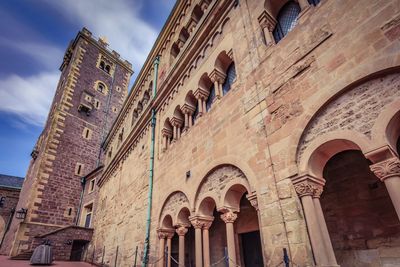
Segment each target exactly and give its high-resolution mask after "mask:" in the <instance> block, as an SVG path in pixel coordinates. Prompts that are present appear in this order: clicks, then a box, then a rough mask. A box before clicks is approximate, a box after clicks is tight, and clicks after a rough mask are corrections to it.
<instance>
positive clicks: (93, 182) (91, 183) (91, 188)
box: [89, 179, 96, 192]
mask: <svg viewBox="0 0 400 267" xmlns="http://www.w3.org/2000/svg"><path fill="white" fill-rule="evenodd" d="M95 181H96V180H95V179H93V180H91V181H90V185H89V192H93V190H94V186H95Z"/></svg>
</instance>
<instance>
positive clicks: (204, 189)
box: [195, 164, 250, 212]
mask: <svg viewBox="0 0 400 267" xmlns="http://www.w3.org/2000/svg"><path fill="white" fill-rule="evenodd" d="M233 184H241V185H243V184H245V185H246V186H245V187H246V189H248V191H249V192H250V190H249V189H250V186H249V183H248V180H247V178H246V176H245V174H244V173H243V172H242V171H241V170H240V169H239V168H238V167H236V166H234V165H230V164H223V165H219V166H216V167H215V168H213V169H211V171H209V172H208V173H207V174H206V175H205V177H204V178H203V179H202V181H201V183H200V185H199V187H198V190H197V192H196V195H195V207H196V208H197V209H196V212H197V211H199V209H201V204H202V202H203V201H204V200H207V201H210V199H212V200H213V201H214V202H215V205H216V208H217V210H220V209H223V205H224V197H225V195H226V192H228V191H229V188H230V187H231V186H232V185H233ZM227 186H228V188H227ZM208 204H209V203H208Z"/></svg>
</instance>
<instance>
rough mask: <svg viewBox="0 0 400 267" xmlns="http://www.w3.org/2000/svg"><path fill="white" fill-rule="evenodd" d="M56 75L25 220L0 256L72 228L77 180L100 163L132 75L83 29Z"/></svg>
mask: <svg viewBox="0 0 400 267" xmlns="http://www.w3.org/2000/svg"><path fill="white" fill-rule="evenodd" d="M60 71H61V75H60V80H59V83H58V85H57V89H56V92H55V96H54V99H53V103H52V105H51V108H50V112H49V115H48V118H47V121H46V124H45V126H44V129H43V132H42V134H41V135H40V137H39V138H38V141H37V143H36V145H35V147H34V149H33V151H32V154H31V155H32V160H31V162H30V165H29V169H28V172H27V174H26V179H25V182H24V185H23V188H22V191H21V196H20V200H19V203H18V206H17V212H18V211H20V213H21V211H26V214H25V216H22V217H25V218H24V219H18V218H16V217H15V216H14V218H13V221H12V223H11V226H10V229H9V231H8V233H7V236H6V238H5V241H4V243H3V246H2V248H1V250H2V251H1V252H2V253H7V254H11V255H17V254H20V253H21V252H23V251H27V250H30V249H32V248H33V247H34V243H35V237H37V236H40V235H46V234H48V233H51V232H54V231H56V230H58V231H59V230H60V229H63V228H66V227H67V228H68V227H70V226H73V225H75V224H76V222H77V220H78V218H77V217H78V215H77V214H79V208H80V199H81V194H82V183H81V182H82V177H84V175H85V174H87V173H88V172H90V171H91V170H93V169H95V168H96V167H97V166H98V165H99V164H100V162H101V159H100V157H101V156H100V155H102V153H100V149H101V143H102V141H103V140H104V138H105V136H106V134H107V132H108V130H109V129H110V127H111V126H112V124H113V121H114V119H115V118H116V116H117V114H118V112H119V111H120V109H121V107H122V104H123V102H124V100H125V98H126V96H127V93H128V85H129V80H130V77H131V75H132V73H133V72H132V65H131V64H130V63H129V62H128V61H126V60H123V59H122V58H121V57H120V55H119V54H118V53H117V52H115V51H114V50H110V49H109V48H108V44H107V43H106V41H105V39H103V38H100V39H95V38H94V37H93V36H92V34H91V32H90V31H88V30H87V29H86V28H83V29H82V30H81V31H80V32H79V33H78V34H77V36H76V37H75V39H74V40H73V41H71V43H70V44H69V46H68V48H67V50H66V52H65V55H64V58H63V61H62V64H61V66H60ZM79 234H82V233H79ZM89 234H91V233H89ZM70 238H71V239H73V238H72V237H70Z"/></svg>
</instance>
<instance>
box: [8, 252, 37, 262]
mask: <svg viewBox="0 0 400 267" xmlns="http://www.w3.org/2000/svg"><path fill="white" fill-rule="evenodd" d="M32 254H33V251H32V250H30V251H24V252H21V253H19V254H18V255H15V256H12V257H11V258H10V259H12V260H30V259H31V257H32Z"/></svg>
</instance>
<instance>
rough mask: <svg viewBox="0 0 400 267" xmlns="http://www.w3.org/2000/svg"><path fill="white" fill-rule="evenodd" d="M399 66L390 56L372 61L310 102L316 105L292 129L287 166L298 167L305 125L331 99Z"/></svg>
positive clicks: (306, 111) (395, 71)
mask: <svg viewBox="0 0 400 267" xmlns="http://www.w3.org/2000/svg"><path fill="white" fill-rule="evenodd" d="M399 64H400V59H399V60H397V61H396V58H395V57H393V56H389V57H384V58H378V59H374V60H371V61H370V62H367V63H366V64H363V65H362V66H361V65H358V66H356V67H355V68H354V69H353V72H352V73H353V74H352V75H351V76H350V75H344V76H341V77H340V79H338V80H336V81H335V83H333V84H332V86H331V87H330V88H329V89H327V90H326V91H325V93H323V94H322V95H321V96H320V97H319V98H318V99H312V100H310V101H312V103H314V104H310V107H309V108H308V109H307V110H305V112H304V113H303V115H302V117H300V118H298V122H297V123H296V127H295V128H294V129H292V134H291V137H290V141H289V145H288V148H287V150H288V153H287V155H289V156H288V157H287V158H286V166H288V167H289V168H293V167H295V166H296V165H297V163H298V161H297V160H298V149H299V144H300V142H301V139H302V137H303V134H304V132H305V127H304V125H307V126H308V125H309V124H310V123H311V121H312V120H313V119H314V118H315V116H316V114H318V112H319V110H321V109H323V107H324V106H326V103H328V102H329V101H330V100H331V99H335V97H336V96H338V95H340V94H341V93H342V92H346V91H348V90H349V89H351V88H354V87H356V86H357V85H360V83H362V82H365V81H367V80H371V79H374V78H376V77H380V76H383V75H389V74H394V73H399V71H400V66H399Z"/></svg>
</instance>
